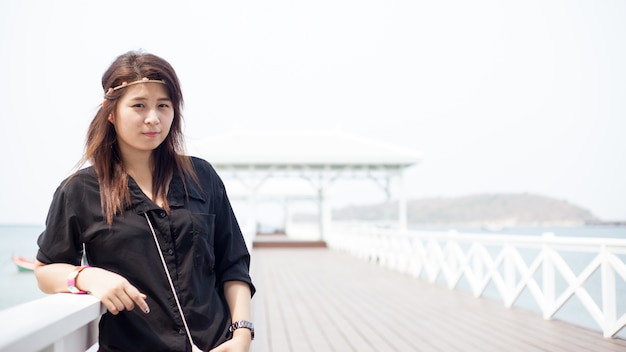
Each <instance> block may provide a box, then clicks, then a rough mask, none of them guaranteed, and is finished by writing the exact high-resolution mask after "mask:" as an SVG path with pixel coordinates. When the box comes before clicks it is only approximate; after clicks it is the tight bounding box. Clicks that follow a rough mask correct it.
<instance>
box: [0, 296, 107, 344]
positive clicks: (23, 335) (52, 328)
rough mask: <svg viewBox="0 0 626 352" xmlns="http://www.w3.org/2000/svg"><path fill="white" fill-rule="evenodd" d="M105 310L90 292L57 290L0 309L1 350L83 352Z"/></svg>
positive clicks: (96, 336)
mask: <svg viewBox="0 0 626 352" xmlns="http://www.w3.org/2000/svg"><path fill="white" fill-rule="evenodd" d="M102 313H104V307H103V306H102V305H101V304H100V301H99V300H98V299H97V298H95V297H93V296H91V295H73V294H69V293H59V294H55V295H50V296H46V297H44V298H40V299H38V300H34V301H31V302H28V303H25V304H21V305H18V306H15V307H11V308H7V309H5V310H2V311H0V351H2V352H5V351H6V352H13V351H20V352H35V351H40V352H85V351H88V350H90V349H92V348H93V346H94V344H95V343H96V342H97V338H98V321H99V320H100V315H102Z"/></svg>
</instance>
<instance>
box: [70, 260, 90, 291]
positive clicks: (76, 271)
mask: <svg viewBox="0 0 626 352" xmlns="http://www.w3.org/2000/svg"><path fill="white" fill-rule="evenodd" d="M89 267H90V266H89V265H83V266H77V267H75V268H74V270H72V271H71V272H70V273H69V274H68V275H67V289H68V290H69V291H70V292H71V293H77V294H84V293H88V292H87V291H83V290H81V289H79V288H78V287H76V278H77V277H78V274H80V272H81V271H83V270H85V269H87V268H89Z"/></svg>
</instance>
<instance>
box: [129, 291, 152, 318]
mask: <svg viewBox="0 0 626 352" xmlns="http://www.w3.org/2000/svg"><path fill="white" fill-rule="evenodd" d="M125 291H126V294H127V295H128V297H129V298H130V299H131V300H132V301H133V302H134V303H136V304H137V306H138V307H139V309H141V311H142V312H144V313H146V314H148V313H150V307H149V306H148V303H147V302H146V298H148V296H146V295H144V294H143V293H141V292H139V290H137V288H136V287H135V286H132V285H129V286H128V287H127V288H126V289H125Z"/></svg>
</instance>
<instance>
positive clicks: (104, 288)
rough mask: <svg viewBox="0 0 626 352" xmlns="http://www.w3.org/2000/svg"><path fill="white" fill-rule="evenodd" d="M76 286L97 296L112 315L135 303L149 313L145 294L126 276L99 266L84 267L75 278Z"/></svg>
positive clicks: (130, 307) (131, 307)
mask: <svg viewBox="0 0 626 352" xmlns="http://www.w3.org/2000/svg"><path fill="white" fill-rule="evenodd" d="M76 281H77V287H79V288H80V289H81V290H84V291H88V292H89V293H91V294H92V295H94V296H96V297H98V298H99V299H100V301H101V302H102V304H104V306H105V307H106V308H107V309H108V310H109V312H110V313H111V314H113V315H117V314H118V313H119V312H121V311H123V310H129V311H130V310H133V309H134V308H135V305H137V306H138V307H139V308H140V309H141V310H142V311H143V312H144V313H146V314H147V313H150V308H149V307H148V303H146V295H144V294H143V293H141V292H139V290H138V289H137V288H136V287H135V286H133V285H131V284H130V282H128V280H126V278H124V277H123V276H121V275H118V274H116V273H114V272H111V271H108V270H105V269H101V268H93V267H89V268H85V269H84V270H83V271H81V273H80V274H79V276H78V278H77V280H76Z"/></svg>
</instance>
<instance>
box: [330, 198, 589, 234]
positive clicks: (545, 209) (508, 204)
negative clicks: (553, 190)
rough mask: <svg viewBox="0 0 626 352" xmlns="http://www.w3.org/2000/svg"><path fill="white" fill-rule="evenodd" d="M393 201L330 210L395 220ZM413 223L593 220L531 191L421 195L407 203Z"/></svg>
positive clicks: (336, 214) (341, 216)
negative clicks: (518, 192) (455, 195)
mask: <svg viewBox="0 0 626 352" xmlns="http://www.w3.org/2000/svg"><path fill="white" fill-rule="evenodd" d="M397 214H398V209H397V202H392V203H379V204H371V205H362V206H348V207H344V208H340V209H336V210H334V211H333V215H332V216H333V219H334V220H365V221H385V220H391V221H393V220H395V219H397V216H398V215H397ZM407 217H408V222H409V224H413V225H465V226H526V225H529V226H530V225H537V226H539V225H541V226H549V225H552V226H558V225H560V226H576V225H582V224H585V223H591V222H597V221H598V219H597V218H596V217H595V216H594V215H593V214H592V213H591V212H590V211H589V210H587V209H584V208H582V207H579V206H577V205H574V204H571V203H569V202H567V201H565V200H559V199H554V198H549V197H545V196H540V195H533V194H527V193H523V194H477V195H471V196H465V197H456V198H443V197H437V198H423V199H414V200H409V201H408V202H407Z"/></svg>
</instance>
